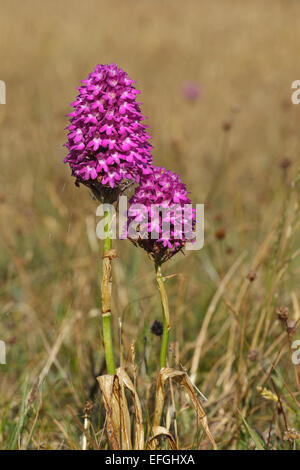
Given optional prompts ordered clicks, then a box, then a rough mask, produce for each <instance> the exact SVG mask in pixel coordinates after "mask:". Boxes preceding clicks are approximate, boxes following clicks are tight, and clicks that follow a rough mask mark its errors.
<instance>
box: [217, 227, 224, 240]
mask: <svg viewBox="0 0 300 470" xmlns="http://www.w3.org/2000/svg"><path fill="white" fill-rule="evenodd" d="M225 236H226V230H225V228H219V229H218V230H217V231H216V232H215V237H216V239H217V240H223V238H225Z"/></svg>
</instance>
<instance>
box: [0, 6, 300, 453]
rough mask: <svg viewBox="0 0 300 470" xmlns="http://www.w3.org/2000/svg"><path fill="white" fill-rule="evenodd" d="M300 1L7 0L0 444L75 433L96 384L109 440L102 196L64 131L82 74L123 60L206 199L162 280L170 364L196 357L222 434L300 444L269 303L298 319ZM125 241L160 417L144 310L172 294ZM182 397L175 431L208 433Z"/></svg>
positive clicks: (140, 353) (1, 50)
mask: <svg viewBox="0 0 300 470" xmlns="http://www.w3.org/2000/svg"><path fill="white" fill-rule="evenodd" d="M299 14H300V3H299V2H298V1H296V0H272V1H271V0H269V1H265V2H261V0H252V1H251V2H245V1H237V0H222V1H221V0H218V1H215V2H211V1H208V0H201V1H200V0H188V1H186V2H182V1H179V0H173V1H172V0H128V1H124V0H109V1H108V0H107V1H106V0H97V1H96V0H85V1H84V2H81V1H77V0H72V1H71V0H63V1H58V0H52V1H49V0H43V1H38V0H35V1H34V0H27V1H26V2H19V1H17V0H2V1H1V16H0V64H1V66H0V79H1V80H4V81H5V82H6V86H7V104H6V105H5V106H4V105H1V106H0V125H1V139H0V158H1V172H0V295H1V298H0V320H1V321H0V339H2V340H4V341H5V342H6V345H7V364H6V365H1V366H0V374H1V380H0V447H1V448H38V449H64V448H80V446H81V444H80V439H81V434H82V432H81V428H80V423H81V422H82V414H83V411H82V410H83V407H84V405H85V403H86V400H88V399H90V400H91V401H92V402H93V403H94V408H93V413H92V422H93V426H94V429H95V432H93V433H92V435H93V439H94V440H95V441H96V443H94V444H91V446H92V447H96V448H97V447H101V448H105V446H107V442H106V437H105V434H104V432H103V424H104V423H103V408H102V405H101V400H100V396H99V394H98V391H97V386H96V385H95V376H96V375H97V374H99V373H100V372H102V373H103V372H104V363H103V360H104V358H103V349H102V342H101V340H100V334H101V331H100V325H99V294H100V292H99V275H100V268H101V263H100V261H101V247H100V243H98V241H97V239H96V238H95V226H96V223H97V218H96V216H95V210H96V204H95V202H94V201H92V199H91V198H90V197H89V193H88V190H87V189H86V188H83V187H81V188H80V189H78V188H76V187H75V186H74V181H73V180H72V179H71V177H70V174H69V173H70V171H69V168H68V167H66V166H65V165H63V163H62V160H63V158H64V155H65V149H64V148H63V147H62V145H63V143H64V141H65V131H64V127H65V126H66V124H67V119H66V114H67V113H68V112H69V111H70V107H69V103H70V102H71V101H73V99H74V96H75V94H76V87H77V86H78V85H79V82H80V80H81V79H83V78H85V77H86V76H87V74H88V73H89V72H90V71H91V69H92V68H93V67H94V66H95V65H96V64H98V63H108V62H111V61H114V62H116V63H118V64H119V65H120V66H121V67H122V68H124V69H125V70H126V71H127V72H128V74H129V75H130V77H132V78H133V79H135V80H136V81H137V87H138V88H139V89H140V90H141V92H142V94H141V101H142V102H143V103H144V104H143V112H144V113H145V114H146V115H147V116H148V117H149V122H148V124H149V125H150V133H151V135H152V136H153V139H152V143H153V145H154V147H155V148H154V158H155V163H156V164H157V165H162V166H166V167H167V168H170V169H172V170H174V171H177V172H178V173H179V174H180V175H181V177H182V179H183V180H184V181H185V183H186V184H187V185H188V187H189V189H190V191H191V195H192V200H193V202H195V203H203V202H205V203H206V211H205V247H204V249H203V250H201V251H199V252H188V253H187V255H186V256H185V257H184V256H182V255H181V254H178V255H177V256H176V257H174V259H173V260H172V261H170V262H168V263H167V264H166V265H165V268H164V269H165V274H174V273H176V274H177V276H176V277H174V278H172V279H170V281H168V285H167V288H168V292H169V295H170V308H171V322H172V325H173V329H172V344H171V351H170V353H169V363H170V365H172V366H174V367H175V366H176V367H178V368H180V367H184V368H187V369H188V370H190V367H191V365H192V361H193V358H194V361H195V356H194V355H195V351H196V354H198V353H199V357H200V360H199V363H197V362H196V366H197V374H196V378H195V381H196V384H197V386H198V387H199V388H200V389H201V391H202V392H203V393H204V394H205V395H206V396H207V398H208V403H207V404H206V411H207V413H208V417H209V422H210V425H211V428H212V431H213V433H214V435H215V438H216V441H217V443H218V445H219V447H220V448H224V449H230V448H231V449H253V448H255V447H259V446H264V447H268V448H276V449H277V448H279V449H288V448H291V447H297V446H298V448H299V447H300V441H299V439H298V440H292V439H290V440H287V437H288V436H287V429H289V428H296V429H298V431H299V407H300V405H299V401H300V396H299V394H300V387H299V380H300V379H299V367H300V366H293V364H292V363H291V360H290V356H291V343H292V342H293V340H294V339H300V332H299V330H298V331H297V329H296V331H294V332H291V331H290V332H289V333H288V332H287V331H286V327H285V325H284V324H282V322H280V321H279V320H278V319H277V315H276V309H277V308H278V307H280V306H282V305H283V306H287V307H288V308H289V318H290V320H293V321H295V322H297V321H298V320H299V318H300V311H299V295H300V292H299V275H300V271H299V264H298V261H299V257H297V256H298V255H299V231H297V229H298V224H299V206H298V197H299V190H298V188H297V185H295V186H294V188H293V189H292V190H291V189H290V182H291V181H292V180H293V178H295V176H296V173H297V170H298V167H299V142H300V140H299V118H300V107H297V106H296V105H292V104H291V100H290V95H291V83H292V81H294V80H296V79H299V78H300V66H299V44H300V29H299V21H298V18H299ZM187 80H194V81H195V82H197V83H199V85H200V86H201V90H202V93H201V96H200V97H199V99H198V100H196V101H195V102H192V103H191V102H189V101H187V100H186V99H185V97H184V96H183V95H182V93H181V87H182V84H183V83H184V82H185V81H187ZM224 123H227V124H228V123H229V124H230V126H229V127H231V128H230V130H227V131H226V130H224ZM225 127H226V126H225ZM227 127H228V126H227ZM287 158H288V159H289V161H290V163H291V164H290V166H289V168H286V169H283V168H282V166H283V165H282V162H283V161H287V160H286V159H287ZM221 235H224V237H223V238H222V239H220V236H221ZM218 237H219V238H218ZM116 245H117V250H118V253H119V258H118V259H117V261H115V262H114V280H115V285H116V283H117V284H118V289H116V288H114V289H113V310H114V321H115V340H116V343H117V342H118V340H117V336H118V324H117V317H118V316H120V317H122V318H123V356H124V361H125V362H126V364H127V366H128V370H129V372H130V374H131V375H132V374H133V375H134V373H135V371H134V368H133V367H132V344H133V343H134V344H135V361H136V374H137V388H138V391H139V394H140V396H141V399H142V406H143V411H144V415H145V429H146V430H148V431H149V419H148V416H150V415H151V413H152V411H153V397H154V392H155V377H156V371H157V362H158V354H159V338H157V337H155V336H153V335H152V334H151V333H150V326H151V324H152V323H153V321H154V320H155V319H158V320H159V319H160V301H159V296H158V293H157V290H156V286H155V283H154V270H153V267H152V266H151V263H150V262H149V261H148V259H147V257H146V255H145V254H144V253H143V252H141V251H140V250H138V249H136V248H135V247H134V246H133V245H130V244H129V243H127V242H125V241H123V242H117V244H116ZM250 270H254V271H255V272H256V275H257V278H256V279H255V281H253V282H250V281H248V280H247V278H246V277H247V274H248V273H249V271H250ZM228 273H229V274H228ZM226 276H227V277H226ZM224 277H225V280H226V282H224ZM219 294H220V295H219ZM290 326H293V325H292V324H290ZM296 326H297V325H296ZM199 333H201V336H200V339H199V341H198V343H197V342H196V340H197V337H198V335H199ZM200 347H201V348H200ZM117 354H118V355H119V350H118V348H117ZM194 363H195V362H194ZM297 374H298V375H297ZM38 377H40V382H41V383H40V385H38V382H37V379H38ZM258 387H263V388H264V387H265V388H266V390H265V391H264V392H263V393H262V392H261V389H259V388H258ZM175 393H176V395H175V401H176V409H177V424H178V433H179V444H180V447H181V448H190V447H195V448H204V449H206V448H209V443H208V442H207V441H206V439H205V437H203V436H202V434H201V432H199V431H198V427H197V423H196V420H195V418H194V416H193V413H192V411H191V409H190V408H189V405H188V402H187V399H186V396H185V395H182V394H180V392H179V391H178V390H176V391H175ZM28 394H29V396H28ZM241 416H243V418H245V420H246V423H247V424H245V422H243V419H242V417H241ZM171 421H172V420H171ZM247 425H248V427H247ZM171 430H172V432H173V431H174V423H173V422H171ZM174 432H175V431H174ZM251 435H252V437H251ZM290 437H291V436H290Z"/></svg>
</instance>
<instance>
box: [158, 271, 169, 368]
mask: <svg viewBox="0 0 300 470" xmlns="http://www.w3.org/2000/svg"><path fill="white" fill-rule="evenodd" d="M155 270H156V281H157V284H158V289H159V293H160V298H161V304H162V310H163V335H162V341H161V348H160V368H161V369H162V368H163V367H166V365H167V354H168V343H169V331H170V323H169V321H170V320H169V319H170V314H169V302H168V297H167V292H166V289H165V284H164V279H163V276H162V273H161V265H160V264H156V265H155Z"/></svg>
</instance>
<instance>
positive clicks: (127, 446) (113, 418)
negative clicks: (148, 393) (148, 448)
mask: <svg viewBox="0 0 300 470" xmlns="http://www.w3.org/2000/svg"><path fill="white" fill-rule="evenodd" d="M97 380H98V382H99V385H100V389H101V392H102V395H103V400H104V406H105V410H106V423H107V424H106V428H107V433H108V438H109V441H110V444H111V446H112V448H113V449H115V450H117V449H123V450H131V449H132V443H131V424H130V416H129V411H128V404H127V399H126V396H125V388H127V389H128V390H129V391H130V393H131V395H132V400H133V406H134V411H135V427H134V449H135V450H144V426H143V416H142V407H141V403H140V400H139V397H138V394H137V391H136V389H135V387H134V385H133V383H132V381H131V379H130V377H129V376H128V374H127V373H126V371H125V370H124V369H122V368H119V369H117V372H116V375H115V376H113V375H102V376H100V377H98V378H97Z"/></svg>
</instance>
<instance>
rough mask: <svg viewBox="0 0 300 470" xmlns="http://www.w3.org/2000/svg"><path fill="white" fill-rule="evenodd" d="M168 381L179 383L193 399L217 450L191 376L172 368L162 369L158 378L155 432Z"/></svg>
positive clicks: (202, 422)
mask: <svg viewBox="0 0 300 470" xmlns="http://www.w3.org/2000/svg"><path fill="white" fill-rule="evenodd" d="M168 379H173V380H174V381H175V382H177V383H178V384H179V385H181V386H182V387H183V388H184V389H185V391H186V393H187V394H188V396H189V397H190V399H191V402H192V404H193V407H194V409H195V411H196V413H197V417H198V419H199V420H200V422H201V424H202V426H203V429H204V431H205V433H206V435H207V437H208V439H209V440H210V442H211V444H212V446H213V448H214V449H215V450H216V449H217V445H216V443H215V440H214V438H213V436H212V434H211V432H210V429H209V426H208V422H207V418H206V413H205V411H204V409H203V407H202V404H201V402H200V400H199V398H198V397H197V394H196V392H195V388H194V386H193V384H192V382H191V380H190V378H189V376H188V375H187V374H186V372H183V371H178V370H175V369H170V368H163V369H161V371H160V373H159V376H158V380H157V386H156V402H155V413H154V422H153V430H155V429H157V427H159V425H160V420H161V415H162V411H163V406H164V397H165V383H166V380H168ZM153 439H154V438H153Z"/></svg>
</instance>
